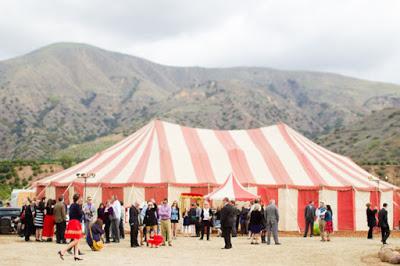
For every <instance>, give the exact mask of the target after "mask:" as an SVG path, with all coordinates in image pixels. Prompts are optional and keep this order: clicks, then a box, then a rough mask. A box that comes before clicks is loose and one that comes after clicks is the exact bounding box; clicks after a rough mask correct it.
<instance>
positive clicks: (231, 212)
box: [221, 198, 236, 249]
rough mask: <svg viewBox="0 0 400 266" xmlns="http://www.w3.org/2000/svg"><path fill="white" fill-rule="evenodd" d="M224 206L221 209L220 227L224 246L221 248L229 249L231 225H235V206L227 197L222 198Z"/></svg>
mask: <svg viewBox="0 0 400 266" xmlns="http://www.w3.org/2000/svg"><path fill="white" fill-rule="evenodd" d="M223 203H224V207H223V208H222V209H221V229H222V235H223V236H224V241H225V247H223V249H231V248H232V243H231V233H232V227H233V226H235V225H234V223H235V215H236V211H235V207H233V206H232V205H231V204H230V203H229V199H228V198H224V199H223Z"/></svg>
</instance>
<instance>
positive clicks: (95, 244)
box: [89, 227, 104, 251]
mask: <svg viewBox="0 0 400 266" xmlns="http://www.w3.org/2000/svg"><path fill="white" fill-rule="evenodd" d="M89 232H90V237H91V238H92V242H93V250H94V251H99V250H101V249H103V248H104V242H103V240H101V239H100V241H96V240H94V238H93V233H92V227H90V230H89Z"/></svg>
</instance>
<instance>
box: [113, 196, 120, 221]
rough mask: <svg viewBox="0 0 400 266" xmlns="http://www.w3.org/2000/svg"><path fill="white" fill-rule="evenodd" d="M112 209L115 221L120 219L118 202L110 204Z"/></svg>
mask: <svg viewBox="0 0 400 266" xmlns="http://www.w3.org/2000/svg"><path fill="white" fill-rule="evenodd" d="M112 208H113V211H114V217H115V219H117V220H120V219H121V203H120V202H119V200H116V201H114V203H113V204H112Z"/></svg>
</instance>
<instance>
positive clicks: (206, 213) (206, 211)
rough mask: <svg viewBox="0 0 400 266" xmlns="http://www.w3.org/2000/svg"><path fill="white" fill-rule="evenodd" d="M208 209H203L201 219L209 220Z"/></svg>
mask: <svg viewBox="0 0 400 266" xmlns="http://www.w3.org/2000/svg"><path fill="white" fill-rule="evenodd" d="M210 219H211V217H210V209H209V208H208V209H203V220H210Z"/></svg>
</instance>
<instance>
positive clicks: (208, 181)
mask: <svg viewBox="0 0 400 266" xmlns="http://www.w3.org/2000/svg"><path fill="white" fill-rule="evenodd" d="M82 172H83V173H95V174H96V176H95V177H94V178H90V179H88V180H87V182H88V189H87V194H88V195H92V197H94V198H95V202H96V201H97V202H100V201H105V200H106V199H109V198H110V197H111V195H117V196H118V198H120V199H123V200H124V202H125V203H126V204H129V203H131V202H133V200H145V199H146V200H147V199H149V198H155V199H156V200H157V201H161V200H162V199H163V198H165V197H168V198H169V200H170V201H172V200H175V199H178V198H179V195H180V194H181V193H185V192H186V193H187V192H192V193H201V194H203V195H206V194H208V193H210V192H212V191H213V190H214V189H215V188H216V187H218V186H219V185H221V184H223V183H224V181H225V178H226V176H227V175H228V174H229V173H231V172H233V173H235V176H236V177H237V179H238V180H239V182H240V183H241V184H242V185H244V186H245V187H246V188H248V190H250V191H251V192H253V193H255V194H258V195H259V196H261V198H262V199H263V200H264V201H266V200H268V199H270V198H274V199H276V202H277V204H278V206H279V210H280V216H281V222H280V225H279V226H280V229H281V230H298V228H299V227H300V228H302V227H303V225H304V218H303V217H304V215H303V208H304V206H305V205H306V204H307V202H308V201H310V200H314V202H318V201H320V200H324V201H325V202H327V203H328V204H330V205H331V206H332V207H333V211H334V213H333V216H334V226H335V227H336V228H337V229H340V230H346V229H348V230H365V229H367V225H366V218H365V204H366V203H367V202H371V203H372V205H373V206H374V205H380V203H381V202H382V203H383V202H387V203H388V204H389V216H390V219H391V220H392V221H393V222H394V224H395V225H396V226H397V225H398V223H399V222H398V221H399V220H400V213H399V208H398V207H397V206H398V204H399V203H400V194H399V193H398V188H397V187H395V186H393V185H391V184H389V183H387V182H384V181H380V182H376V180H377V179H376V178H375V177H371V175H370V174H369V173H368V172H366V171H364V170H363V169H362V168H360V167H359V166H358V165H356V164H355V163H354V162H353V161H351V160H350V159H349V158H346V157H344V156H341V155H338V154H335V153H333V152H331V151H329V150H327V149H325V148H323V147H321V146H319V145H317V144H315V143H313V142H312V141H310V140H309V139H307V138H305V137H304V136H302V135H301V134H299V133H298V132H296V131H294V130H293V129H291V128H290V127H288V126H287V125H285V124H278V125H274V126H269V127H264V128H258V129H250V130H229V131H228V130H225V131H224V130H210V129H197V128H189V127H184V126H180V125H177V124H172V123H167V122H163V121H158V120H155V121H152V122H150V123H149V124H147V125H146V126H144V127H143V128H141V129H140V130H138V131H137V132H135V133H134V134H132V135H131V136H128V137H127V138H125V139H124V140H122V141H121V142H119V143H117V144H115V145H114V146H112V147H110V148H108V149H106V150H104V151H102V152H99V153H97V154H96V155H94V156H93V157H91V158H89V159H87V160H85V161H83V162H81V163H79V164H77V165H75V166H73V167H71V168H69V169H66V170H64V171H62V172H60V173H57V174H54V175H52V176H49V177H47V178H44V179H42V180H40V181H38V182H37V183H36V187H37V192H38V193H41V191H42V190H44V191H45V193H46V195H47V196H48V197H55V196H59V195H60V194H64V195H67V196H68V197H71V196H72V194H73V193H74V192H80V193H81V194H82V191H83V180H82V179H78V178H77V177H76V173H82ZM371 178H372V180H370V179H371ZM374 180H375V181H374ZM378 186H379V188H378ZM68 197H67V198H68ZM394 206H396V208H394ZM293 217H297V219H293Z"/></svg>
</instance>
